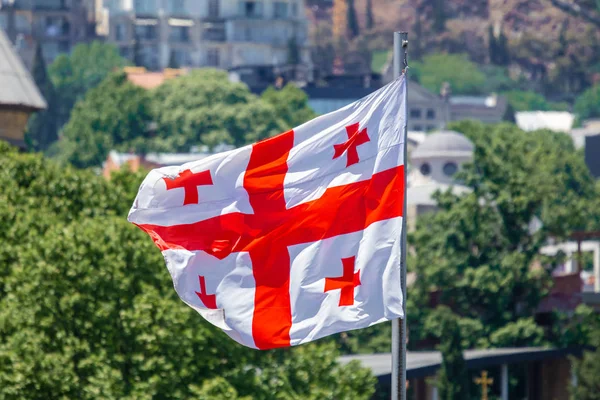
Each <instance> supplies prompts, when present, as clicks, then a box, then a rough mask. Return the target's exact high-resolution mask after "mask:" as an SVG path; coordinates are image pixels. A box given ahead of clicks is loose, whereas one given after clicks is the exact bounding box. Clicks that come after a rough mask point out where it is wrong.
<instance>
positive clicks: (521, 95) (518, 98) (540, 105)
mask: <svg viewBox="0 0 600 400" xmlns="http://www.w3.org/2000/svg"><path fill="white" fill-rule="evenodd" d="M504 95H505V96H506V97H507V98H508V102H509V104H510V105H511V106H512V107H513V109H515V111H567V110H568V107H569V106H568V104H565V103H553V102H550V101H548V100H547V99H546V98H545V97H544V96H543V95H541V94H539V93H536V92H532V91H521V90H511V91H508V92H506V93H504Z"/></svg>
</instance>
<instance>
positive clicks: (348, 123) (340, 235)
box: [128, 77, 406, 349]
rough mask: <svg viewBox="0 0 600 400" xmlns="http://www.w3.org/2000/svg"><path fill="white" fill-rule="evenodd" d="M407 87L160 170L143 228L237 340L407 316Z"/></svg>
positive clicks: (285, 337)
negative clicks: (403, 265) (403, 274)
mask: <svg viewBox="0 0 600 400" xmlns="http://www.w3.org/2000/svg"><path fill="white" fill-rule="evenodd" d="M405 91H406V82H405V80H404V77H400V78H399V79H397V80H395V81H394V82H392V83H390V84H389V85H387V86H385V87H383V88H382V89H380V90H378V91H377V92H375V93H373V94H371V95H369V96H367V97H365V98H363V99H361V100H359V101H357V102H355V103H353V104H350V105H349V106H346V107H344V108H342V109H340V110H338V111H335V112H333V113H330V114H327V115H324V116H321V117H318V118H316V119H314V120H312V121H310V122H307V123H305V124H304V125H301V126H299V127H298V128H295V129H294V130H291V131H289V132H285V133H282V134H281V135H279V136H275V137H273V138H269V139H267V140H264V141H261V142H258V143H255V144H253V145H249V146H245V147H242V148H239V149H236V150H232V151H229V152H226V153H220V154H215V155H214V156H211V157H209V158H206V159H203V160H200V161H195V162H191V163H187V164H184V165H182V166H174V167H164V168H158V169H155V170H153V171H151V172H150V173H149V174H148V176H147V177H146V179H145V180H144V182H143V183H142V185H141V187H140V189H139V193H138V195H137V198H136V199H135V202H134V204H133V207H132V208H131V211H130V213H129V217H128V219H129V221H131V222H132V223H134V224H136V225H137V226H139V227H140V228H141V229H143V230H144V231H145V232H147V233H148V234H149V235H150V237H151V238H152V240H154V242H155V243H156V245H157V246H158V247H159V249H160V250H161V251H162V254H163V256H164V258H165V261H166V264H167V268H168V269H169V272H170V273H171V276H172V278H173V284H174V286H175V290H176V291H177V294H178V295H179V297H180V298H181V299H182V300H183V301H184V302H185V303H186V304H188V305H189V306H190V307H192V308H193V309H195V310H196V311H198V313H200V315H202V316H203V317H204V318H206V319H207V320H208V321H209V322H211V323H212V324H214V325H216V326H217V327H219V328H221V329H223V330H224V331H225V332H226V333H227V334H228V335H229V336H230V337H231V338H233V339H234V340H236V341H237V342H239V343H242V344H244V345H246V346H249V347H253V348H258V349H271V348H276V347H286V346H295V345H298V344H302V343H306V342H310V341H312V340H315V339H318V338H321V337H324V336H327V335H331V334H334V333H337V332H342V331H347V330H352V329H359V328H365V327H368V326H371V325H374V324H377V323H380V322H383V321H386V320H390V319H394V318H402V317H403V311H402V301H403V300H402V293H401V290H400V251H401V249H400V238H401V233H402V216H403V209H402V208H403V200H404V195H405V190H404V173H405V170H404V159H403V157H404V146H405V143H404V126H405V119H406V104H404V92H405Z"/></svg>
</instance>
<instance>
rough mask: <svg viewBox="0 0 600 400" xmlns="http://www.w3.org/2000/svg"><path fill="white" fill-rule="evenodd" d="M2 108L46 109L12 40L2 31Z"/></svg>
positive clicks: (0, 57)
mask: <svg viewBox="0 0 600 400" xmlns="http://www.w3.org/2000/svg"><path fill="white" fill-rule="evenodd" d="M0 106H13V107H23V108H27V109H31V110H42V109H44V108H46V106H47V105H46V101H45V100H44V98H43V97H42V95H41V93H40V92H39V90H38V88H37V86H36V85H35V82H34V81H33V78H32V77H31V75H30V74H29V72H28V71H27V68H25V65H24V64H23V61H21V59H20V58H19V56H18V55H17V52H16V51H15V49H14V48H13V46H12V44H11V43H10V40H8V38H7V37H6V34H5V33H4V31H3V30H2V29H0Z"/></svg>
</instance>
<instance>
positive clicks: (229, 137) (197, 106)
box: [151, 69, 284, 151]
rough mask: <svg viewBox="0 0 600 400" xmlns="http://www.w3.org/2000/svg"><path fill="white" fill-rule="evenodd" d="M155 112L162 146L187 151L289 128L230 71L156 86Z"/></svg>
mask: <svg viewBox="0 0 600 400" xmlns="http://www.w3.org/2000/svg"><path fill="white" fill-rule="evenodd" d="M151 95H152V96H153V98H154V99H155V103H154V104H155V109H154V115H155V118H156V122H157V124H158V131H159V132H160V134H161V137H160V138H158V139H157V140H155V141H154V143H155V144H156V147H157V148H165V149H169V148H170V149H173V150H177V151H188V150H189V148H190V147H191V146H193V145H197V144H199V143H205V144H208V145H211V146H212V145H216V144H218V143H220V142H224V143H230V144H234V145H236V146H240V145H243V144H246V143H250V142H253V141H256V140H259V139H262V138H265V137H269V136H271V135H274V134H277V133H280V132H282V131H283V130H284V126H283V125H282V123H281V121H280V119H279V117H278V115H277V113H276V110H275V107H274V106H272V105H271V104H268V103H267V102H264V101H262V100H261V99H260V98H259V97H257V96H255V95H253V94H252V93H250V91H249V90H248V87H247V86H246V85H244V84H242V83H232V82H230V81H229V79H228V77H227V73H226V72H223V71H217V70H213V69H205V70H197V71H193V72H191V73H189V74H187V75H185V76H182V77H179V78H177V79H172V80H169V81H167V82H165V83H164V84H163V85H161V86H159V87H158V88H156V89H155V90H154V91H153V92H152V94H151Z"/></svg>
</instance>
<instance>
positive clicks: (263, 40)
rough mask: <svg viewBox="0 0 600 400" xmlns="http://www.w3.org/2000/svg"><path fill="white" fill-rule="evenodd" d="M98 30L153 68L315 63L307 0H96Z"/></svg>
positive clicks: (126, 54) (139, 62)
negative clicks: (310, 47) (311, 49)
mask: <svg viewBox="0 0 600 400" xmlns="http://www.w3.org/2000/svg"><path fill="white" fill-rule="evenodd" d="M95 14H96V33H97V34H98V36H100V37H104V38H105V39H106V41H107V42H110V43H114V44H116V45H117V46H118V47H119V50H120V52H121V55H123V56H124V57H126V58H129V59H130V60H132V61H133V62H135V63H136V65H139V66H144V67H146V68H148V69H153V70H156V69H162V68H166V67H216V68H224V69H229V68H236V67H245V66H260V65H277V66H284V65H287V64H305V65H310V55H309V46H308V34H307V29H308V27H307V19H306V15H305V12H304V2H303V1H302V0H278V1H263V0H259V1H236V0H122V1H110V0H97V1H96V4H95Z"/></svg>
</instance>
